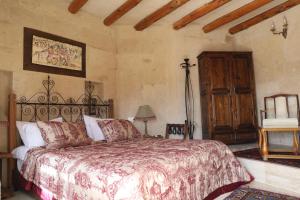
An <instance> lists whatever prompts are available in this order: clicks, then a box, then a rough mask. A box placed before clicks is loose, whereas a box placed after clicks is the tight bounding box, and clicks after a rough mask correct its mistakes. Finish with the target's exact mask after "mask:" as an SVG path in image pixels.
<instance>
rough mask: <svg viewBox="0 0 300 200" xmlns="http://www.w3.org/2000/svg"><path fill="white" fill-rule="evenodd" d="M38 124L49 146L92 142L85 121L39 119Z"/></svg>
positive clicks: (57, 146)
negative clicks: (48, 120) (47, 120)
mask: <svg viewBox="0 0 300 200" xmlns="http://www.w3.org/2000/svg"><path fill="white" fill-rule="evenodd" d="M37 125H38V127H39V129H40V130H41V133H42V137H43V139H44V141H45V142H46V143H47V148H60V147H66V146H78V145H86V144H90V143H91V139H90V138H89V137H88V136H87V133H86V129H85V125H84V123H83V122H78V123H69V122H54V121H50V122H42V121H38V122H37Z"/></svg>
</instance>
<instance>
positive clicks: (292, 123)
mask: <svg viewBox="0 0 300 200" xmlns="http://www.w3.org/2000/svg"><path fill="white" fill-rule="evenodd" d="M298 126H299V125H298V119H297V118H276V119H264V120H263V127H264V128H297V127H298Z"/></svg>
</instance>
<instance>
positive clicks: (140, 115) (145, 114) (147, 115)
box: [134, 105, 155, 136]
mask: <svg viewBox="0 0 300 200" xmlns="http://www.w3.org/2000/svg"><path fill="white" fill-rule="evenodd" d="M134 119H135V120H141V121H144V123H145V136H147V135H148V130H147V122H148V120H150V119H155V114H154V113H153V111H152V108H151V107H150V106H149V105H143V106H140V107H139V109H138V111H137V113H136V115H135V117H134Z"/></svg>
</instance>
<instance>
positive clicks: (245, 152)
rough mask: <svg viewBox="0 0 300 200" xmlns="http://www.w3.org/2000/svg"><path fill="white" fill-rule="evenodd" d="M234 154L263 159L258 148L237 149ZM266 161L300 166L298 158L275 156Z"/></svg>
mask: <svg viewBox="0 0 300 200" xmlns="http://www.w3.org/2000/svg"><path fill="white" fill-rule="evenodd" d="M234 155H235V156H237V157H242V158H249V159H254V160H261V161H263V159H262V157H261V155H260V152H259V149H258V148H254V149H247V150H243V151H236V152H234ZM265 162H271V163H276V164H281V165H286V166H291V167H299V168H300V160H296V159H295V160H294V159H274V158H270V159H268V160H267V161H265Z"/></svg>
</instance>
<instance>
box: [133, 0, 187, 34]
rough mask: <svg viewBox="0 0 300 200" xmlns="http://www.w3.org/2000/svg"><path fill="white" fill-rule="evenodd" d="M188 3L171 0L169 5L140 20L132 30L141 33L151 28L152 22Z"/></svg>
mask: <svg viewBox="0 0 300 200" xmlns="http://www.w3.org/2000/svg"><path fill="white" fill-rule="evenodd" d="M188 1H190V0H172V1H170V2H169V3H167V4H166V5H164V6H163V7H161V8H159V9H158V10H156V11H155V12H153V13H151V14H150V15H148V16H147V17H145V18H144V19H142V20H141V21H140V22H139V23H137V24H136V25H135V26H134V28H135V29H136V30H137V31H142V30H144V29H145V28H147V27H149V26H151V25H152V24H153V23H154V22H156V21H158V20H159V19H161V18H163V17H165V16H166V15H168V14H169V13H171V12H173V11H174V10H176V9H177V8H179V7H180V6H182V5H183V4H185V3H186V2H188Z"/></svg>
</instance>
